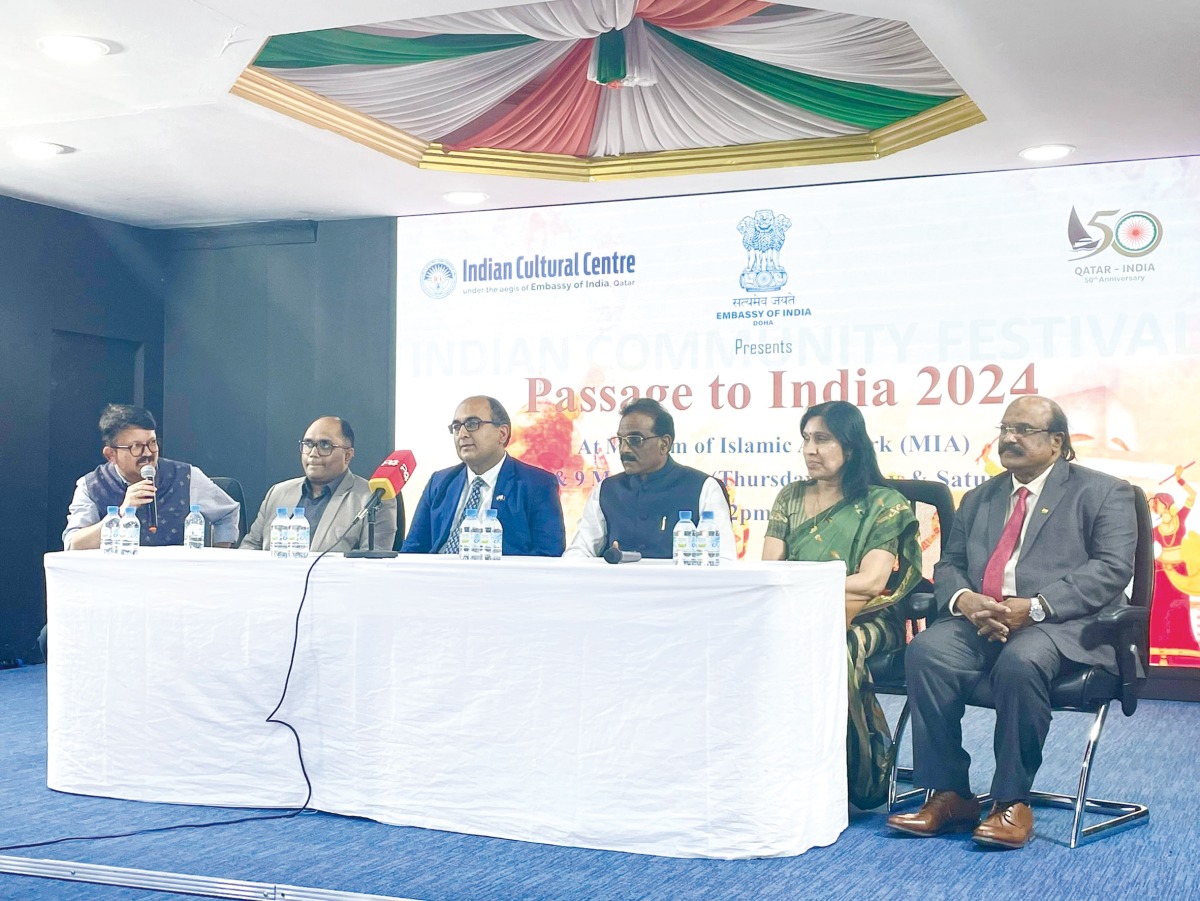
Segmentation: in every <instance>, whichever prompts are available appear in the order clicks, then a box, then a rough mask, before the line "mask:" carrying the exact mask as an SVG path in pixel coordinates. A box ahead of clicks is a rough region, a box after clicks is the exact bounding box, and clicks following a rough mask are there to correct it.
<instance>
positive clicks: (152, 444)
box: [109, 438, 158, 457]
mask: <svg viewBox="0 0 1200 901" xmlns="http://www.w3.org/2000/svg"><path fill="white" fill-rule="evenodd" d="M109 446H110V447H111V448H112V449H113V450H127V451H129V453H130V454H131V455H132V456H134V457H140V456H141V455H142V454H144V453H146V451H149V452H150V453H152V454H157V453H158V439H157V438H151V439H150V440H149V441H135V442H133V444H112V445H109Z"/></svg>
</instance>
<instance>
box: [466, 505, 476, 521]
mask: <svg viewBox="0 0 1200 901" xmlns="http://www.w3.org/2000/svg"><path fill="white" fill-rule="evenodd" d="M478 517H479V510H477V509H476V508H475V507H467V509H466V510H464V511H463V519H477V518H478Z"/></svg>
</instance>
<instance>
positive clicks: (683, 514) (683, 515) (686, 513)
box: [679, 510, 692, 519]
mask: <svg viewBox="0 0 1200 901" xmlns="http://www.w3.org/2000/svg"><path fill="white" fill-rule="evenodd" d="M679 518H680V519H691V518H692V511H691V510H680V511H679Z"/></svg>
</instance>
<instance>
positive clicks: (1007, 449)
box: [1000, 444, 1025, 456]
mask: <svg viewBox="0 0 1200 901" xmlns="http://www.w3.org/2000/svg"><path fill="white" fill-rule="evenodd" d="M1000 453H1002V454H1009V453H1011V454H1017V455H1018V456H1024V454H1025V449H1024V448H1023V447H1021V445H1019V444H1001V445H1000Z"/></svg>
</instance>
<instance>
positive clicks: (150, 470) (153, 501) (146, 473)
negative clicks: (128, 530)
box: [140, 463, 158, 532]
mask: <svg viewBox="0 0 1200 901" xmlns="http://www.w3.org/2000/svg"><path fill="white" fill-rule="evenodd" d="M140 472H141V475H142V478H143V479H145V480H146V481H147V482H150V483H151V484H154V467H153V466H151V465H150V464H149V463H147V464H146V465H145V466H143V467H142V468H141V470H140ZM150 531H151V532H157V531H158V495H157V494H156V495H154V497H152V498H150Z"/></svg>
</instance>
